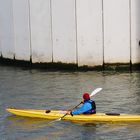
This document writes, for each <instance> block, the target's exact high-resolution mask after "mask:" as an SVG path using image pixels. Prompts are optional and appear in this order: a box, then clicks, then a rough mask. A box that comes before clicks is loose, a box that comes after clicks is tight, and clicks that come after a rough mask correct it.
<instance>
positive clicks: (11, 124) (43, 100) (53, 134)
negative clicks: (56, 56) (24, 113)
mask: <svg viewBox="0 0 140 140" xmlns="http://www.w3.org/2000/svg"><path fill="white" fill-rule="evenodd" d="M139 81H140V72H133V73H127V72H124V73H117V72H59V71H57V72H48V71H38V70H22V69H19V68H12V67H1V66H0V99H1V100H0V110H1V111H0V137H1V139H2V140H16V139H20V140H32V139H34V140H47V139H48V140H50V139H51V140H59V139H61V140H63V139H64V140H65V139H69V140H71V139H76V140H78V139H79V140H81V139H82V140H85V139H86V140H87V139H91V140H93V139H99V140H104V139H107V140H108V139H111V140H116V139H133V140H135V139H139V138H140V125H139V123H96V122H95V123H81V122H78V123H77V122H71V121H57V122H54V123H49V122H50V121H48V120H43V119H31V118H24V117H17V116H13V115H11V114H10V113H7V112H6V111H5V108H7V107H12V106H13V107H17V108H32V109H62V110H64V109H71V108H73V107H74V106H76V105H77V104H79V102H80V101H81V97H82V94H83V92H90V93H91V92H92V91H93V90H94V89H95V88H97V87H102V88H103V90H102V91H101V92H99V93H98V94H96V95H95V96H94V97H93V99H94V100H95V101H96V104H97V111H98V112H116V113H131V114H135V113H136V114H140V104H139V103H140V82H139Z"/></svg>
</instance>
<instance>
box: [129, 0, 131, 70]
mask: <svg viewBox="0 0 140 140" xmlns="http://www.w3.org/2000/svg"><path fill="white" fill-rule="evenodd" d="M129 31H130V37H129V40H130V42H129V43H130V71H132V56H131V55H132V54H131V53H132V48H131V0H129Z"/></svg>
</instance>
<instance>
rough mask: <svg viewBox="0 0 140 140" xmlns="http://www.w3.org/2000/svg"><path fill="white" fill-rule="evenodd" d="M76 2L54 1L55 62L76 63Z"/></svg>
mask: <svg viewBox="0 0 140 140" xmlns="http://www.w3.org/2000/svg"><path fill="white" fill-rule="evenodd" d="M75 22H76V21H75V0H52V36H53V61H54V62H63V63H76V24H75Z"/></svg>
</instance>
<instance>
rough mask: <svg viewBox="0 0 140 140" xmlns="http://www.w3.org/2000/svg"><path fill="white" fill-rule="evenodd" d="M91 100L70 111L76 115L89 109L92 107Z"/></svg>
mask: <svg viewBox="0 0 140 140" xmlns="http://www.w3.org/2000/svg"><path fill="white" fill-rule="evenodd" d="M92 102H93V101H92V100H88V101H85V102H84V104H83V105H82V106H81V107H80V108H78V109H76V110H74V111H72V112H71V114H72V115H77V114H83V113H86V112H88V111H90V110H91V109H92ZM95 108H96V107H95ZM95 111H96V110H95Z"/></svg>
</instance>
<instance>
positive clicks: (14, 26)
mask: <svg viewBox="0 0 140 140" xmlns="http://www.w3.org/2000/svg"><path fill="white" fill-rule="evenodd" d="M13 3H14V1H12V19H13V39H14V41H13V59H14V60H15V53H16V52H15V51H16V49H15V39H16V37H15V35H16V34H15V24H14V10H13V8H14V7H13V6H14V4H13Z"/></svg>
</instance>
